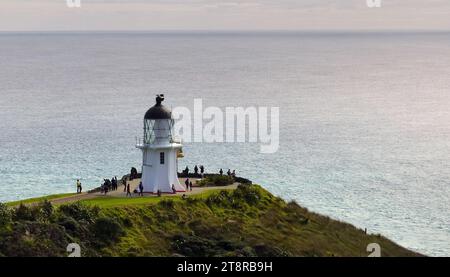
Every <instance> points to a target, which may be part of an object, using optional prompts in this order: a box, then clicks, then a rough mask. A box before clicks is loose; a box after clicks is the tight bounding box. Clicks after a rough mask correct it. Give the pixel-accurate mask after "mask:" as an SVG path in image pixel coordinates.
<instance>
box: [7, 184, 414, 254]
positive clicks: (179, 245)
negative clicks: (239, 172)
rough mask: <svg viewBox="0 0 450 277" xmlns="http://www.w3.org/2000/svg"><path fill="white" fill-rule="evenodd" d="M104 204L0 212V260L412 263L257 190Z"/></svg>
mask: <svg viewBox="0 0 450 277" xmlns="http://www.w3.org/2000/svg"><path fill="white" fill-rule="evenodd" d="M105 199H106V200H102V201H105V202H101V203H100V204H99V203H95V202H93V200H92V201H91V202H89V201H85V202H76V203H71V204H65V205H61V206H59V207H54V206H52V205H51V204H50V203H49V202H48V200H44V201H43V202H41V203H39V204H38V205H33V206H24V205H20V206H18V207H16V208H11V207H8V206H6V205H4V204H1V205H0V256H67V254H68V253H67V252H66V247H67V245H68V244H69V243H73V242H75V243H78V244H79V245H80V246H81V250H82V255H83V256H180V255H182V256H367V255H368V253H367V252H366V246H367V245H368V244H369V243H372V242H376V243H379V244H380V245H381V254H382V255H383V256H415V255H418V254H416V253H414V252H412V251H409V250H407V249H405V248H402V247H400V246H398V245H396V244H395V243H393V242H391V241H389V240H388V239H386V238H384V237H382V236H379V235H366V234H365V233H364V231H362V230H359V229H357V228H355V227H353V226H351V225H349V224H346V223H342V222H338V221H335V220H332V219H330V218H328V217H324V216H321V215H318V214H315V213H311V212H309V211H308V210H307V209H305V208H302V207H300V206H299V205H297V204H296V203H295V202H290V203H286V202H285V201H284V200H282V199H280V198H278V197H275V196H273V195H272V194H270V193H269V192H267V191H265V190H264V189H262V188H261V187H260V186H257V185H240V186H238V188H237V189H235V190H214V191H212V192H211V191H208V193H207V194H201V195H198V196H191V197H189V198H186V199H182V198H181V197H168V196H167V197H166V196H164V197H161V198H152V199H154V200H152V201H151V202H139V203H137V202H136V203H134V204H133V205H123V203H124V202H123V201H125V200H123V199H122V200H121V201H122V202H120V203H116V204H117V205H107V204H105V203H108V202H109V201H110V200H111V201H113V199H108V198H105ZM117 201H119V200H117ZM130 201H131V200H130ZM102 204H103V205H102Z"/></svg>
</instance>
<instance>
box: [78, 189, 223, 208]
mask: <svg viewBox="0 0 450 277" xmlns="http://www.w3.org/2000/svg"><path fill="white" fill-rule="evenodd" d="M223 189H224V188H221V189H219V188H217V189H209V190H205V191H203V192H201V193H199V194H193V195H190V196H188V197H189V198H194V199H206V198H208V197H209V196H210V195H212V194H215V193H217V192H218V191H220V190H223ZM225 189H228V188H225ZM230 189H231V188H230ZM181 196H182V194H177V195H170V194H169V195H164V194H163V195H162V196H161V197H157V196H152V197H139V196H133V197H114V196H101V197H97V198H92V199H86V200H81V201H80V202H82V203H83V204H87V205H90V206H97V207H99V208H112V207H119V206H139V205H150V204H157V203H158V202H160V201H161V200H164V199H171V200H173V201H183V199H182V198H181Z"/></svg>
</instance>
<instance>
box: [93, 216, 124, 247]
mask: <svg viewBox="0 0 450 277" xmlns="http://www.w3.org/2000/svg"><path fill="white" fill-rule="evenodd" d="M91 231H92V233H93V235H94V237H95V238H96V239H97V240H98V241H97V242H98V243H99V244H100V245H108V244H110V243H111V242H114V241H117V240H118V239H119V238H120V237H121V236H122V235H123V234H125V231H124V230H123V228H122V226H121V225H120V224H119V222H117V220H116V219H114V218H109V217H100V218H98V219H97V220H96V221H95V222H94V224H92V226H91Z"/></svg>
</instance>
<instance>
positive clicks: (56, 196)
mask: <svg viewBox="0 0 450 277" xmlns="http://www.w3.org/2000/svg"><path fill="white" fill-rule="evenodd" d="M75 194H76V193H61V194H53V195H47V196H42V197H35V198H29V199H24V200H18V201H13V202H8V203H6V205H7V206H8V207H14V206H18V205H20V204H33V203H39V202H41V201H44V200H54V199H59V198H64V197H68V196H72V195H75Z"/></svg>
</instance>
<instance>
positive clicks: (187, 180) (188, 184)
mask: <svg viewBox="0 0 450 277" xmlns="http://www.w3.org/2000/svg"><path fill="white" fill-rule="evenodd" d="M184 184H185V185H186V191H192V181H190V180H189V178H187V179H186V181H184Z"/></svg>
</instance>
